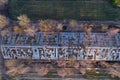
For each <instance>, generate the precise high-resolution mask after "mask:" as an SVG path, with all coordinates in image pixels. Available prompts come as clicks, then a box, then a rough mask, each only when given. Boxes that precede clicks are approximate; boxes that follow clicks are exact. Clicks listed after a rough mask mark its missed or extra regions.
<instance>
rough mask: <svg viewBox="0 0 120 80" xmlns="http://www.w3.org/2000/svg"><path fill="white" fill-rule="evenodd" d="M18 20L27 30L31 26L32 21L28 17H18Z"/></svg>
mask: <svg viewBox="0 0 120 80" xmlns="http://www.w3.org/2000/svg"><path fill="white" fill-rule="evenodd" d="M17 19H18V21H19V25H20V26H23V27H25V28H26V27H28V26H30V19H29V18H28V17H27V15H25V14H23V15H20V16H19V17H17Z"/></svg>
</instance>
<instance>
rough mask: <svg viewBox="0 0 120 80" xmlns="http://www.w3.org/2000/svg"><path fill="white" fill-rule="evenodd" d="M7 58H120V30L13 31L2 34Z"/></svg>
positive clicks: (3, 48)
mask: <svg viewBox="0 0 120 80" xmlns="http://www.w3.org/2000/svg"><path fill="white" fill-rule="evenodd" d="M1 51H2V55H3V56H4V59H41V60H49V59H51V60H59V59H62V60H69V59H71V58H74V59H75V60H89V59H90V60H106V61H120V33H117V34H115V35H111V34H107V33H89V34H86V33H84V32H54V33H52V32H38V33H36V34H35V36H29V35H28V34H24V35H18V34H17V33H15V32H13V33H12V32H11V33H9V34H7V35H1Z"/></svg>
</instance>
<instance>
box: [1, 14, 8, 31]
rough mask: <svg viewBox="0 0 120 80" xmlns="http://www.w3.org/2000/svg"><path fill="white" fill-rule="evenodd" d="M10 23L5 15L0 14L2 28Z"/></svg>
mask: <svg viewBox="0 0 120 80" xmlns="http://www.w3.org/2000/svg"><path fill="white" fill-rule="evenodd" d="M8 24H9V19H8V18H7V17H6V16H4V15H0V29H2V28H3V27H5V26H7V25H8Z"/></svg>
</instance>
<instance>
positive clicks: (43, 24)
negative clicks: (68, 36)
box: [39, 20, 58, 32]
mask: <svg viewBox="0 0 120 80" xmlns="http://www.w3.org/2000/svg"><path fill="white" fill-rule="evenodd" d="M39 25H40V30H41V31H42V32H54V31H55V30H56V28H57V26H58V23H57V21H54V20H40V21H39Z"/></svg>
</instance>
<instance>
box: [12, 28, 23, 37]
mask: <svg viewBox="0 0 120 80" xmlns="http://www.w3.org/2000/svg"><path fill="white" fill-rule="evenodd" d="M14 31H15V32H18V33H19V34H20V35H22V34H23V33H24V28H22V27H19V26H14Z"/></svg>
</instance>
